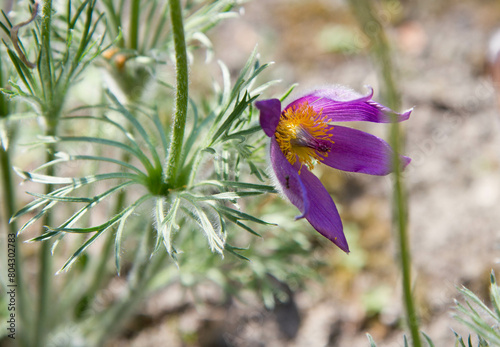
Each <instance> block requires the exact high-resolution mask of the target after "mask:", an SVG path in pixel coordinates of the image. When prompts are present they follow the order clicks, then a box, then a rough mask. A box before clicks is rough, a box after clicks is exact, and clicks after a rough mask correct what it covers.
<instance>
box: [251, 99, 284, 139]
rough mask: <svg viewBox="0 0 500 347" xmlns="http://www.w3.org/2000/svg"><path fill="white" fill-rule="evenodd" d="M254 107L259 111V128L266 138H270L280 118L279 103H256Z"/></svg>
mask: <svg viewBox="0 0 500 347" xmlns="http://www.w3.org/2000/svg"><path fill="white" fill-rule="evenodd" d="M255 107H257V108H258V109H259V110H260V126H261V127H262V130H264V132H265V133H266V135H267V136H269V137H272V136H273V135H274V133H275V132H276V128H277V127H278V124H279V122H280V117H281V102H280V101H279V100H278V99H268V100H262V101H257V102H256V103H255Z"/></svg>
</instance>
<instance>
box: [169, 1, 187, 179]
mask: <svg viewBox="0 0 500 347" xmlns="http://www.w3.org/2000/svg"><path fill="white" fill-rule="evenodd" d="M168 3H169V6H170V19H171V22H172V31H173V36H174V46H175V60H176V68H177V69H176V74H177V76H176V81H177V86H176V87H177V93H176V99H175V118H174V125H173V128H172V135H171V142H170V149H169V152H168V161H167V167H166V170H165V181H166V183H167V184H168V185H169V186H170V187H175V183H176V180H177V172H178V170H179V169H180V168H179V167H178V166H179V162H180V158H181V153H182V145H183V142H184V130H185V127H186V114H187V106H188V61H187V51H186V39H185V37H184V24H183V21H182V8H181V4H180V1H179V0H169V2H168Z"/></svg>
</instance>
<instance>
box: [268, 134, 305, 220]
mask: <svg viewBox="0 0 500 347" xmlns="http://www.w3.org/2000/svg"><path fill="white" fill-rule="evenodd" d="M270 152H271V166H272V168H273V171H274V174H275V176H276V181H277V182H276V183H277V184H278V188H279V189H280V191H281V192H282V193H283V194H284V195H285V196H286V197H287V198H288V200H290V202H291V203H292V204H294V205H295V206H296V207H297V208H298V209H299V210H300V212H301V213H302V215H301V216H298V217H296V218H297V219H299V218H304V217H305V216H306V215H307V214H308V213H309V198H308V197H307V192H306V190H305V187H304V184H303V183H302V180H301V179H300V177H299V172H298V169H297V168H295V167H293V166H292V164H290V162H289V161H288V160H287V159H286V157H285V156H284V154H283V152H281V149H280V146H279V145H278V143H277V142H276V139H275V138H274V137H273V138H271V151H270Z"/></svg>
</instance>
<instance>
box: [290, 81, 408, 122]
mask: <svg viewBox="0 0 500 347" xmlns="http://www.w3.org/2000/svg"><path fill="white" fill-rule="evenodd" d="M368 88H369V90H370V91H369V93H368V94H367V95H366V96H363V95H361V94H359V93H357V92H355V91H354V90H352V89H349V88H346V87H343V86H335V87H331V88H326V89H318V90H315V91H313V92H312V93H309V94H307V95H305V96H303V97H301V98H299V99H297V100H295V101H293V102H292V103H291V104H290V105H288V106H287V107H286V108H285V109H288V108H289V107H294V106H295V107H297V106H299V105H300V104H302V103H304V102H306V101H307V102H308V103H309V105H311V106H312V107H313V108H314V110H315V111H316V112H320V111H321V112H322V114H323V115H324V116H327V117H328V119H329V121H331V122H350V121H366V122H375V123H391V122H393V121H397V122H401V121H404V120H407V119H408V118H409V117H410V114H411V112H412V109H410V110H408V111H406V112H404V113H397V112H395V111H393V110H391V109H390V108H388V107H385V106H383V105H381V104H379V103H377V102H375V101H373V100H372V96H373V89H372V88H371V87H368Z"/></svg>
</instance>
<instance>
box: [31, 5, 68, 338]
mask: <svg viewBox="0 0 500 347" xmlns="http://www.w3.org/2000/svg"><path fill="white" fill-rule="evenodd" d="M51 24H52V1H51V0H47V1H45V2H44V4H43V8H42V25H41V39H42V42H41V49H40V61H39V70H38V72H39V75H40V81H41V83H42V87H43V88H42V89H43V99H44V105H43V107H42V115H43V116H44V118H45V120H46V121H47V132H46V135H49V136H53V135H55V130H56V125H57V122H58V118H59V113H60V107H59V106H60V105H61V103H60V102H57V101H56V100H54V97H55V98H63V97H64V96H62V95H54V90H53V71H52V67H53V66H52V50H51V46H50V36H51ZM54 153H55V146H54V145H53V144H49V145H48V146H47V154H46V158H45V162H50V161H52V160H54ZM47 175H49V176H53V175H54V167H53V166H49V167H48V168H47ZM52 190H53V186H52V185H50V184H49V185H47V186H46V187H45V194H49V193H50V192H51V191H52ZM43 225H52V213H51V212H50V211H49V212H47V213H46V214H45V216H44V219H43ZM43 232H44V231H43V230H42V233H43ZM39 265H40V268H39V272H38V276H39V277H38V312H37V315H36V322H35V324H36V327H35V341H34V346H36V347H43V346H46V345H47V335H48V334H47V333H48V331H49V330H50V325H51V313H50V312H51V309H52V305H53V304H54V303H53V300H52V295H51V292H52V278H53V266H52V256H51V242H47V241H44V242H42V243H41V245H40V254H39Z"/></svg>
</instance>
